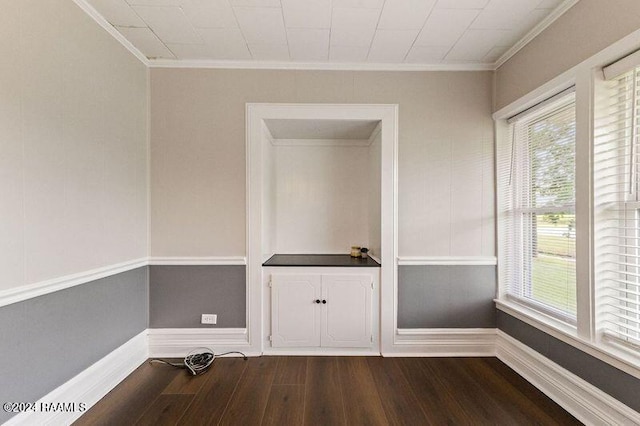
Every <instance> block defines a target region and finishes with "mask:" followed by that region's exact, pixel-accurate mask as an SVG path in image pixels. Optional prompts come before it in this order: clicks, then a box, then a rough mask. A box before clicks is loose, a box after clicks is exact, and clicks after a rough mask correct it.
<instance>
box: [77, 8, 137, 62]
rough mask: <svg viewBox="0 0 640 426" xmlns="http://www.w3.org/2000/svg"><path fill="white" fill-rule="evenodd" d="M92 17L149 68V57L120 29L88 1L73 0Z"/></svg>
mask: <svg viewBox="0 0 640 426" xmlns="http://www.w3.org/2000/svg"><path fill="white" fill-rule="evenodd" d="M73 2H74V3H75V4H76V5H78V7H79V8H80V9H82V10H83V11H84V12H85V13H86V14H87V15H89V17H90V18H91V19H93V20H94V21H95V22H96V23H97V24H98V25H100V26H101V27H102V28H104V29H105V30H106V31H107V32H108V33H109V34H110V35H111V36H112V37H113V38H115V39H116V40H117V41H118V42H119V43H120V44H121V45H122V46H124V48H125V49H127V50H128V51H129V52H131V53H132V54H133V56H135V57H136V58H138V59H139V60H140V62H142V63H143V64H144V65H146V67H147V68H149V59H147V57H146V56H145V55H144V54H143V53H142V52H140V51H139V50H138V48H136V47H135V46H134V45H133V44H131V42H130V41H129V40H127V39H126V38H125V37H124V36H123V35H122V34H120V31H118V30H117V29H116V28H115V27H114V26H113V25H111V24H110V23H109V22H108V21H107V20H106V19H105V18H104V16H102V15H101V14H100V13H99V12H98V11H97V10H96V9H95V8H94V7H93V6H91V5H90V4H89V3H87V1H86V0H73Z"/></svg>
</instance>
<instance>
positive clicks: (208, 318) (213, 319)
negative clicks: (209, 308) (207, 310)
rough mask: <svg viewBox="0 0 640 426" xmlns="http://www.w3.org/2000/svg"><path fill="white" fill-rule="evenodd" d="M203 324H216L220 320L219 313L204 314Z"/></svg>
mask: <svg viewBox="0 0 640 426" xmlns="http://www.w3.org/2000/svg"><path fill="white" fill-rule="evenodd" d="M200 322H201V323H202V324H216V323H217V322H218V315H216V314H202V320H201V321H200Z"/></svg>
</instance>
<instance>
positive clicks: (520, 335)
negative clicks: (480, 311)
mask: <svg viewBox="0 0 640 426" xmlns="http://www.w3.org/2000/svg"><path fill="white" fill-rule="evenodd" d="M498 328H499V329H500V330H502V331H504V332H505V333H507V334H508V335H510V336H511V337H514V338H515V339H517V340H519V341H520V342H522V343H524V344H525V345H527V346H529V347H530V348H532V349H534V350H535V351H537V352H539V353H540V354H542V355H544V356H546V357H547V358H549V359H550V360H551V361H553V362H555V363H556V364H558V365H560V366H562V367H564V368H566V369H567V370H569V371H571V372H572V373H573V374H575V375H576V376H578V377H581V378H582V379H584V380H586V381H587V382H589V383H591V384H592V385H594V386H596V387H598V388H599V389H601V390H602V391H604V392H606V393H608V394H609V395H611V396H612V397H614V398H616V399H617V400H618V401H621V402H623V403H625V404H626V405H628V406H629V407H631V408H633V409H634V410H636V411H640V379H637V378H635V377H633V376H631V375H629V374H627V373H625V372H623V371H621V370H618V369H617V368H615V367H612V366H611V365H609V364H607V363H606V362H603V361H600V360H599V359H598V358H595V357H593V356H591V355H589V354H587V353H584V352H582V351H581V350H579V349H577V348H574V347H573V346H571V345H569V344H567V343H564V342H563V341H561V340H558V339H556V338H555V337H553V336H550V335H548V334H547V333H544V332H543V331H540V330H538V329H537V328H535V327H532V326H530V325H529V324H527V323H525V322H523V321H520V320H519V319H517V318H514V317H512V316H511V315H509V314H506V313H504V312H502V311H498Z"/></svg>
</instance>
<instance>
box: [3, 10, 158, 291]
mask: <svg viewBox="0 0 640 426" xmlns="http://www.w3.org/2000/svg"><path fill="white" fill-rule="evenodd" d="M0 10H2V13H0V57H2V58H3V60H2V61H0V129H2V131H1V132H0V236H1V237H0V271H2V272H1V275H0V290H4V289H8V288H12V287H17V286H21V285H25V284H31V283H35V282H40V281H42V280H48V279H52V278H57V277H60V276H64V275H67V274H73V273H79V272H83V271H87V270H90V269H94V268H97V267H102V266H107V265H113V264H116V263H119V262H123V261H127V260H131V259H135V258H140V257H143V256H145V255H146V252H147V195H146V194H147V181H148V179H147V80H148V77H147V75H148V74H147V70H146V68H145V66H144V65H143V64H141V63H140V62H139V61H138V60H137V59H136V58H135V57H133V55H131V53H129V52H128V51H127V50H125V49H124V48H123V47H122V46H121V45H120V44H119V43H118V42H117V41H116V40H114V39H113V37H112V36H110V35H109V34H107V33H106V32H105V31H104V30H103V29H102V28H100V27H99V26H98V25H96V23H95V22H94V21H93V20H92V19H91V18H89V17H88V16H87V15H86V14H85V13H84V12H83V11H82V10H81V9H80V8H78V6H76V5H75V4H74V3H73V2H72V1H69V0H47V1H42V0H20V1H10V0H2V1H1V2H0Z"/></svg>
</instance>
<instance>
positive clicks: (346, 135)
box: [264, 119, 380, 140]
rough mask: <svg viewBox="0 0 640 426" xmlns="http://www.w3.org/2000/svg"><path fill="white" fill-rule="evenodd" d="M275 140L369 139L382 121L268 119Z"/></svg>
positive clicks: (267, 122) (268, 125)
mask: <svg viewBox="0 0 640 426" xmlns="http://www.w3.org/2000/svg"><path fill="white" fill-rule="evenodd" d="M264 123H265V124H266V125H267V127H268V128H269V132H271V136H272V137H273V138H274V139H343V140H362V139H365V140H366V139H369V137H370V136H371V135H372V134H373V131H374V130H375V129H376V126H377V125H378V123H380V121H374V120H302V119H300V120H296V119H268V120H264Z"/></svg>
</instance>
